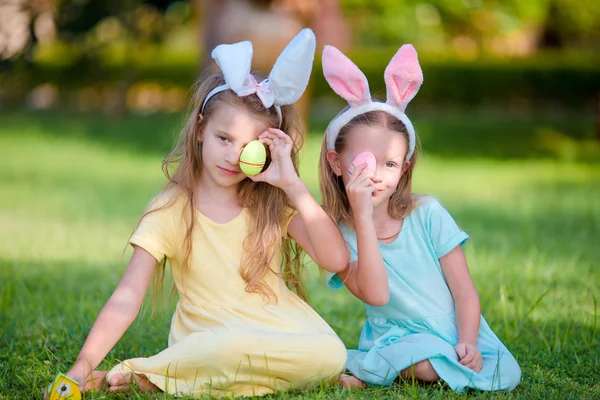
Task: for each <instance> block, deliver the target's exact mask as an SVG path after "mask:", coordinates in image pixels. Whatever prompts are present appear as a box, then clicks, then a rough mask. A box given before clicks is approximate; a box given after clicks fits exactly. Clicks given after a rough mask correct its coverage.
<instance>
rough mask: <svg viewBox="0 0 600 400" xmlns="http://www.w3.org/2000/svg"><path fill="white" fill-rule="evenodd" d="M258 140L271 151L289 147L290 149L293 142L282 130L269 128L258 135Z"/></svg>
mask: <svg viewBox="0 0 600 400" xmlns="http://www.w3.org/2000/svg"><path fill="white" fill-rule="evenodd" d="M258 140H260V141H261V142H262V143H264V144H266V145H267V146H269V149H270V150H271V151H272V150H274V148H276V147H279V146H281V147H284V148H285V147H289V148H290V149H291V147H292V145H293V144H294V142H293V141H292V138H291V137H289V136H288V135H286V134H285V132H283V131H282V130H279V129H275V128H269V129H267V130H266V131H264V132H263V133H261V134H260V135H258Z"/></svg>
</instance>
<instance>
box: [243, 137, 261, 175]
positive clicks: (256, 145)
mask: <svg viewBox="0 0 600 400" xmlns="http://www.w3.org/2000/svg"><path fill="white" fill-rule="evenodd" d="M266 161H267V150H266V149H265V145H264V144H262V143H261V142H259V141H258V140H253V141H251V142H250V143H248V144H247V145H246V147H244V150H242V154H240V168H241V170H242V172H243V173H245V174H246V175H248V176H254V175H258V174H259V173H260V171H262V169H263V167H264V166H265V162H266Z"/></svg>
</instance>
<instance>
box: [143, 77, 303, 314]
mask: <svg viewBox="0 0 600 400" xmlns="http://www.w3.org/2000/svg"><path fill="white" fill-rule="evenodd" d="M255 77H256V78H257V80H258V81H259V82H260V81H261V80H262V77H260V76H259V75H255ZM224 83H225V80H224V78H223V74H222V73H221V72H216V73H213V74H210V75H208V76H206V77H204V78H201V79H200V80H199V81H198V82H197V84H196V89H195V90H194V94H193V96H192V100H191V102H190V106H189V111H188V117H187V120H186V122H185V125H184V127H183V129H182V131H181V134H180V136H179V139H178V141H177V143H176V145H175V147H174V148H173V150H172V151H171V153H170V154H169V155H168V156H167V157H166V158H165V159H164V160H163V164H162V170H163V173H164V174H165V176H166V177H167V179H168V183H167V185H166V186H165V188H164V189H163V190H162V191H161V194H162V193H165V192H167V191H169V192H170V191H171V190H174V191H175V193H176V194H181V195H184V196H183V197H184V198H185V199H186V200H185V201H186V204H185V206H184V211H183V215H182V218H183V220H184V222H185V226H186V234H185V239H184V243H183V246H182V268H181V274H182V277H183V275H184V274H186V273H187V272H188V271H189V269H190V265H189V263H190V254H191V252H192V232H193V230H194V226H195V224H196V219H195V217H194V215H195V206H194V203H195V198H196V194H195V190H194V189H195V187H196V183H197V182H198V179H199V177H200V172H201V169H202V154H201V148H200V147H199V144H198V138H199V135H200V133H201V132H202V129H204V127H205V126H206V124H207V122H208V121H209V120H210V118H211V117H212V115H214V113H215V111H216V109H217V107H218V106H219V103H221V102H226V103H229V104H231V105H233V106H235V107H238V108H241V109H243V110H245V111H247V112H248V113H250V114H251V115H253V116H255V117H257V118H259V119H261V120H263V121H264V122H265V123H266V124H267V125H268V126H271V127H278V126H279V117H278V115H277V112H276V110H275V109H274V107H271V108H269V109H266V108H265V107H264V106H263V104H262V102H261V101H260V99H259V98H258V96H256V95H255V94H252V95H248V96H244V97H239V96H237V95H236V94H235V93H234V92H232V91H231V90H225V91H222V92H220V93H218V94H216V95H214V96H213V97H211V98H210V100H209V101H208V102H207V104H206V106H205V108H204V112H203V113H202V115H203V118H202V119H199V113H200V108H201V106H202V104H203V102H204V99H205V98H206V96H207V94H208V93H209V92H210V91H211V90H212V89H214V88H215V87H217V86H219V85H222V84H224ZM281 116H282V118H281V125H280V129H281V130H282V131H283V132H285V133H286V134H287V135H288V136H290V137H291V138H292V141H293V142H294V145H293V148H292V152H291V158H292V162H293V164H294V167H295V168H296V172H297V171H298V151H299V150H300V148H301V147H302V143H303V139H304V138H303V134H302V129H301V126H300V122H299V120H298V117H297V114H296V111H295V109H294V107H293V106H281ZM200 146H201V145H200ZM267 162H268V161H267ZM238 196H239V200H240V203H241V204H242V205H243V206H244V207H246V208H247V209H248V211H249V214H250V216H251V217H250V222H249V231H248V236H247V237H246V239H245V241H244V255H243V257H242V262H241V266H240V274H241V276H242V278H243V279H244V280H245V281H246V291H247V292H250V293H259V294H261V295H263V296H265V298H267V299H268V300H274V301H275V302H276V301H277V297H276V296H275V293H274V292H273V291H272V290H271V289H270V288H269V287H268V286H267V285H265V284H264V282H263V278H264V277H265V276H266V275H267V274H268V273H269V271H272V268H271V263H272V261H273V259H274V258H275V259H277V258H278V257H279V256H280V255H281V273H278V272H276V271H273V272H275V273H277V274H278V275H280V276H281V277H282V278H283V279H284V281H285V282H286V284H287V286H288V287H289V288H290V289H291V290H294V291H295V292H296V293H297V294H298V295H299V296H301V297H302V298H306V292H305V290H304V287H303V285H302V281H301V272H302V270H303V264H302V249H301V248H300V247H299V246H298V245H297V244H296V243H295V242H294V241H293V240H291V239H289V238H284V237H283V235H282V224H283V222H284V220H285V219H287V218H289V215H286V213H289V211H290V210H292V204H291V202H290V201H289V199H288V197H287V195H286V194H285V193H284V192H283V190H281V189H279V188H277V187H275V186H272V185H270V184H268V183H265V182H254V181H252V180H250V179H244V180H243V181H242V182H241V183H240V184H239V190H238ZM177 197H178V196H173V200H172V201H170V202H169V203H167V204H166V205H164V206H162V207H159V208H157V209H152V210H149V211H146V212H145V213H144V215H143V216H142V217H141V219H140V222H141V220H142V219H143V218H144V217H145V216H146V215H147V214H149V213H151V212H155V211H158V210H160V209H163V208H165V207H169V206H171V205H172V204H173V203H174V202H175V199H176V198H177ZM138 225H139V222H138ZM165 267H166V259H163V260H162V262H160V263H159V267H158V268H157V269H156V271H155V274H154V277H153V290H154V293H155V294H156V293H157V292H159V291H160V290H161V289H162V286H163V282H164V276H165V269H166V268H165ZM182 282H184V280H183V279H182Z"/></svg>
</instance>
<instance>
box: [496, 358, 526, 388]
mask: <svg viewBox="0 0 600 400" xmlns="http://www.w3.org/2000/svg"><path fill="white" fill-rule="evenodd" d="M500 362H501V368H500V374H499V377H498V380H499V381H500V382H499V383H500V385H501V386H503V387H504V388H505V389H508V390H512V389H514V388H515V387H517V385H518V384H519V383H520V382H521V367H519V364H518V363H517V360H515V358H514V357H512V355H511V356H510V357H507V359H506V360H504V362H502V360H501V361H500Z"/></svg>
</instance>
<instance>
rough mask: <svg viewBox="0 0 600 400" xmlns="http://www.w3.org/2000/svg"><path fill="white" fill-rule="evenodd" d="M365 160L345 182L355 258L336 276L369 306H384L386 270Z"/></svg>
mask: <svg viewBox="0 0 600 400" xmlns="http://www.w3.org/2000/svg"><path fill="white" fill-rule="evenodd" d="M365 168H366V164H362V165H360V166H359V167H358V168H356V170H355V172H354V174H352V176H351V177H350V180H349V181H348V183H347V185H346V193H347V194H348V200H349V202H350V206H351V208H352V214H353V216H354V225H355V229H356V241H357V245H358V249H357V250H358V261H357V262H353V263H350V264H349V265H348V266H347V267H346V269H344V270H343V271H342V272H340V273H338V276H339V277H340V279H341V280H342V281H344V283H345V284H346V287H347V288H348V290H350V291H351V292H352V293H353V294H354V295H355V296H356V297H358V298H359V299H361V300H362V301H364V302H365V303H368V304H370V305H372V306H384V305H386V304H387V303H388V301H389V300H390V286H389V282H388V276H387V271H386V269H385V264H384V263H383V257H382V256H381V250H379V243H378V241H377V232H376V231H375V224H374V223H373V201H372V200H371V196H372V193H373V191H374V190H375V185H374V184H373V181H372V180H371V177H372V173H370V172H367V171H365Z"/></svg>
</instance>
